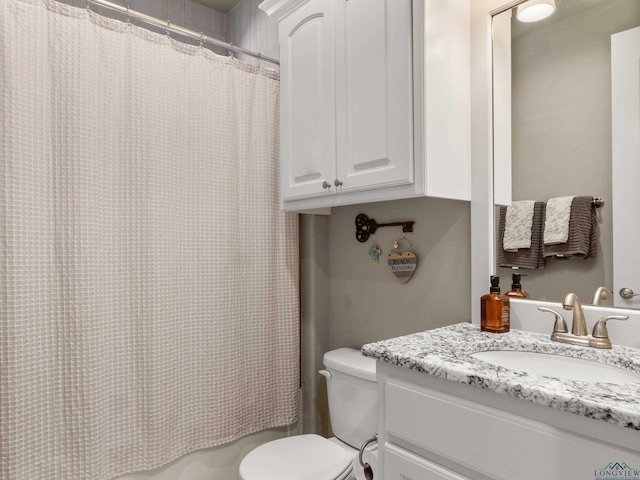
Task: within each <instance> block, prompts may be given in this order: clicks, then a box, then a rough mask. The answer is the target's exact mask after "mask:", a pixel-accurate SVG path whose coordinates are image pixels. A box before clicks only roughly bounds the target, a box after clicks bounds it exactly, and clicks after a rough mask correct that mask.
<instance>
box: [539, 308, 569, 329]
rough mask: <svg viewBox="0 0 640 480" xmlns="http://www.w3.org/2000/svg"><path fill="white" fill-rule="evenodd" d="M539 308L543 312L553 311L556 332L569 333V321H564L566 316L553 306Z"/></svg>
mask: <svg viewBox="0 0 640 480" xmlns="http://www.w3.org/2000/svg"><path fill="white" fill-rule="evenodd" d="M538 310H540V311H541V312H547V313H552V314H553V315H554V316H555V319H556V321H555V323H554V324H553V331H554V333H567V332H568V331H569V329H568V328H567V322H565V321H564V317H563V316H562V315H560V314H559V313H558V312H556V311H555V310H554V309H553V308H547V307H538Z"/></svg>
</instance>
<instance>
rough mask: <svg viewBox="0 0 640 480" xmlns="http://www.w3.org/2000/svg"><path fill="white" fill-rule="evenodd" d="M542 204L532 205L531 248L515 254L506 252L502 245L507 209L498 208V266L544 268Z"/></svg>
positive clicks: (543, 205) (519, 250)
mask: <svg viewBox="0 0 640 480" xmlns="http://www.w3.org/2000/svg"><path fill="white" fill-rule="evenodd" d="M544 211H545V204H544V202H536V203H535V204H534V205H533V222H532V224H531V248H520V249H518V251H517V252H507V251H505V249H504V248H503V245H502V237H503V236H504V228H505V219H506V214H507V207H500V221H499V223H498V252H497V253H498V266H500V267H518V268H544V266H545V265H544V257H543V256H542V243H543V240H542V236H543V234H544Z"/></svg>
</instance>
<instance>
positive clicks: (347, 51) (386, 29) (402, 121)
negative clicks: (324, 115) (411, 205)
mask: <svg viewBox="0 0 640 480" xmlns="http://www.w3.org/2000/svg"><path fill="white" fill-rule="evenodd" d="M337 6H338V7H337V10H336V16H337V19H336V25H337V33H336V52H337V53H336V57H337V62H336V93H337V99H338V101H337V117H336V120H337V127H338V130H337V140H338V152H337V155H338V160H337V178H338V180H339V181H342V182H343V185H342V187H341V188H342V189H343V190H358V189H365V188H369V187H380V186H391V185H401V184H407V183H412V182H413V106H412V98H413V96H412V64H411V59H412V57H411V41H412V33H411V32H412V30H411V2H410V0H348V1H347V0H337Z"/></svg>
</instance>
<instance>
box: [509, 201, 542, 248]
mask: <svg viewBox="0 0 640 480" xmlns="http://www.w3.org/2000/svg"><path fill="white" fill-rule="evenodd" d="M534 204H535V202H534V201H533V200H521V201H518V202H512V203H511V205H509V206H508V207H507V213H506V218H505V226H504V236H503V238H502V248H504V249H505V250H506V251H507V252H517V251H518V250H519V249H520V248H531V226H532V225H533V205H534Z"/></svg>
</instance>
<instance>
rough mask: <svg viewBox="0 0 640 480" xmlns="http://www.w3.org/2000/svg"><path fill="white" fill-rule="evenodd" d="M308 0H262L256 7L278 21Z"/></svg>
mask: <svg viewBox="0 0 640 480" xmlns="http://www.w3.org/2000/svg"><path fill="white" fill-rule="evenodd" d="M308 1H309V0H264V1H263V2H262V3H261V4H260V5H258V8H259V9H260V10H262V11H263V12H265V13H266V14H267V15H269V17H271V18H273V19H274V20H275V21H276V22H279V21H280V20H282V19H283V18H285V17H286V16H288V15H290V14H291V13H292V12H294V11H296V10H297V9H298V8H300V7H301V6H302V5H304V4H305V3H307V2H308Z"/></svg>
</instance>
